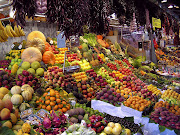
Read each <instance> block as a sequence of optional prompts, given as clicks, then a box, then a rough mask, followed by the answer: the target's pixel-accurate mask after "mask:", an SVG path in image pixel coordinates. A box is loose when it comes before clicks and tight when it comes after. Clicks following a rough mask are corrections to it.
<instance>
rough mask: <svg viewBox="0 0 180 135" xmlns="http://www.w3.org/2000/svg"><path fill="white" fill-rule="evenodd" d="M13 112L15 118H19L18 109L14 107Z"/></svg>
mask: <svg viewBox="0 0 180 135" xmlns="http://www.w3.org/2000/svg"><path fill="white" fill-rule="evenodd" d="M14 114H15V115H16V117H17V118H20V115H19V110H18V109H15V110H14Z"/></svg>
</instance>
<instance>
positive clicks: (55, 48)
mask: <svg viewBox="0 0 180 135" xmlns="http://www.w3.org/2000/svg"><path fill="white" fill-rule="evenodd" d="M51 48H52V49H53V53H54V54H58V53H59V50H58V48H57V46H54V45H51Z"/></svg>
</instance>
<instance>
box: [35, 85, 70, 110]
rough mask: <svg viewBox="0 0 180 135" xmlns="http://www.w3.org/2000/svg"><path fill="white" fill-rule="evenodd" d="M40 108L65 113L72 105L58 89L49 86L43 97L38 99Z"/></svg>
mask: <svg viewBox="0 0 180 135" xmlns="http://www.w3.org/2000/svg"><path fill="white" fill-rule="evenodd" d="M36 104H38V105H39V106H38V108H39V109H46V110H47V111H52V110H54V111H61V112H63V113H65V112H66V111H68V110H69V109H70V108H71V105H70V104H69V103H68V102H67V101H66V100H65V99H64V98H63V97H62V96H61V95H60V94H59V92H58V91H56V90H54V89H51V88H47V89H46V92H45V93H44V94H43V96H42V97H41V98H39V99H38V100H37V101H36Z"/></svg>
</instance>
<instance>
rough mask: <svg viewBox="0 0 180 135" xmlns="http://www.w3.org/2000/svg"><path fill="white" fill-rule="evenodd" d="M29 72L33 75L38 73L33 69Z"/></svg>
mask: <svg viewBox="0 0 180 135" xmlns="http://www.w3.org/2000/svg"><path fill="white" fill-rule="evenodd" d="M27 71H28V72H30V73H31V74H33V75H34V74H35V73H36V71H35V70H34V69H33V68H29V69H28V70H27Z"/></svg>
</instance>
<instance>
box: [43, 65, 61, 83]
mask: <svg viewBox="0 0 180 135" xmlns="http://www.w3.org/2000/svg"><path fill="white" fill-rule="evenodd" d="M62 76H63V70H62V69H61V68H59V67H58V66H53V67H48V70H47V72H44V79H45V81H48V83H49V84H54V85H55V84H58V85H61V83H62V80H63V78H62Z"/></svg>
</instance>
